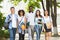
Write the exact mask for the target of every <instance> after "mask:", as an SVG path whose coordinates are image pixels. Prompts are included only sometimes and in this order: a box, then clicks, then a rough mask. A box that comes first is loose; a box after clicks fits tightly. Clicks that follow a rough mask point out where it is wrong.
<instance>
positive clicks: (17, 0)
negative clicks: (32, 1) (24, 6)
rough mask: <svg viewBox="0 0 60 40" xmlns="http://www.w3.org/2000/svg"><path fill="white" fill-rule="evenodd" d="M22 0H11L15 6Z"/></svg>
mask: <svg viewBox="0 0 60 40" xmlns="http://www.w3.org/2000/svg"><path fill="white" fill-rule="evenodd" d="M20 1H22V0H11V2H12V3H13V4H14V5H15V6H17V4H18V3H19V2H20Z"/></svg>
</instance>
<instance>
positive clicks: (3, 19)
mask: <svg viewBox="0 0 60 40" xmlns="http://www.w3.org/2000/svg"><path fill="white" fill-rule="evenodd" d="M4 21H5V17H3V14H2V13H1V12H0V29H1V28H2V27H3V24H4Z"/></svg>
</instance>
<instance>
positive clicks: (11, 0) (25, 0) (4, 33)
mask: <svg viewBox="0 0 60 40" xmlns="http://www.w3.org/2000/svg"><path fill="white" fill-rule="evenodd" d="M12 6H14V7H15V9H16V10H15V12H16V14H17V12H18V10H19V9H23V10H25V12H26V13H27V12H28V8H29V6H33V7H34V8H33V10H34V12H35V11H36V10H37V9H39V10H40V11H41V15H43V16H44V11H45V10H46V9H47V10H48V13H49V16H51V17H52V20H53V27H52V36H53V37H60V0H0V39H1V37H3V38H9V32H8V30H4V28H3V24H4V20H5V18H6V16H7V15H8V14H10V7H12ZM42 34H44V33H42Z"/></svg>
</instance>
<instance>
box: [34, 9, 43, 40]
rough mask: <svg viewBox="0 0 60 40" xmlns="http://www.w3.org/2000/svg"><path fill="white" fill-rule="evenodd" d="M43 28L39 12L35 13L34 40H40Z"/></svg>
mask: <svg viewBox="0 0 60 40" xmlns="http://www.w3.org/2000/svg"><path fill="white" fill-rule="evenodd" d="M42 26H43V18H42V16H41V15H40V10H37V11H36V15H35V31H36V40H40V34H41V31H42Z"/></svg>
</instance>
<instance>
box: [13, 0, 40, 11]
mask: <svg viewBox="0 0 60 40" xmlns="http://www.w3.org/2000/svg"><path fill="white" fill-rule="evenodd" d="M12 1H13V4H14V5H15V6H17V5H18V3H19V2H20V1H24V2H25V3H26V2H27V0H12ZM40 2H41V0H29V2H28V4H27V5H26V11H29V10H28V8H29V6H32V7H33V10H34V9H35V7H37V8H40Z"/></svg>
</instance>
